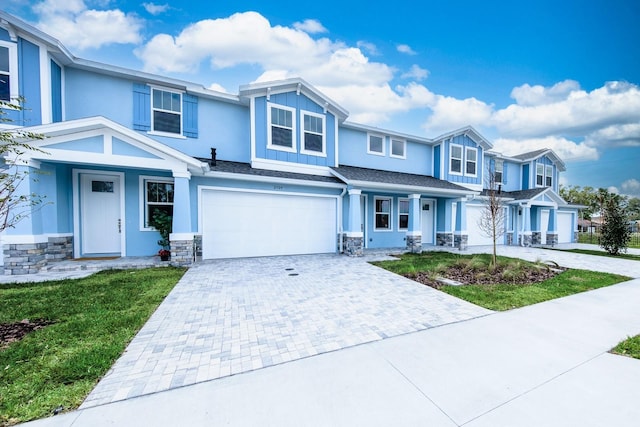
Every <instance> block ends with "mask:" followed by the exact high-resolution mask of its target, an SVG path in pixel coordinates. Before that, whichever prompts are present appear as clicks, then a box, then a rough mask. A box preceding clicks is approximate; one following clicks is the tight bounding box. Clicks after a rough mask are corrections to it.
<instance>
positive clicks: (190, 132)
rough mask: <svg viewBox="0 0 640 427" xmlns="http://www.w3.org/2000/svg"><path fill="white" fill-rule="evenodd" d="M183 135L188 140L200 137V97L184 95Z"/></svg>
mask: <svg viewBox="0 0 640 427" xmlns="http://www.w3.org/2000/svg"><path fill="white" fill-rule="evenodd" d="M182 110H183V118H182V133H183V134H184V136H186V137H188V138H197V137H198V97H196V96H193V95H189V94H186V93H185V94H184V95H182Z"/></svg>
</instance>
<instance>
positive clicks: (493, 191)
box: [478, 170, 506, 266]
mask: <svg viewBox="0 0 640 427" xmlns="http://www.w3.org/2000/svg"><path fill="white" fill-rule="evenodd" d="M500 193H501V189H500V187H499V186H498V183H497V182H496V174H495V171H493V170H489V173H488V176H487V194H486V196H485V198H484V200H483V205H484V209H483V210H482V213H481V215H480V219H478V228H480V231H481V232H482V233H483V234H484V235H486V236H487V237H491V240H492V242H493V256H492V258H491V264H492V265H494V266H495V265H497V262H498V255H497V242H498V239H499V238H500V237H502V236H504V233H505V227H504V226H505V222H506V210H505V204H504V201H503V199H502V198H501V197H500Z"/></svg>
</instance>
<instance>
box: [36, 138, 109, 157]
mask: <svg viewBox="0 0 640 427" xmlns="http://www.w3.org/2000/svg"><path fill="white" fill-rule="evenodd" d="M48 147H49V148H55V149H58V150H72V151H84V152H87V153H103V152H104V138H103V136H102V135H96V136H91V137H88V138H82V139H76V140H74V141H67V142H59V143H57V144H51V145H49V146H48Z"/></svg>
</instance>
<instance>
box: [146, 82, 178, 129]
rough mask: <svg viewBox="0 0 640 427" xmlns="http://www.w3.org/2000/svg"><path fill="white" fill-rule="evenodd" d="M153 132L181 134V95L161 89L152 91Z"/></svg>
mask: <svg viewBox="0 0 640 427" xmlns="http://www.w3.org/2000/svg"><path fill="white" fill-rule="evenodd" d="M152 97H153V100H152V104H151V105H152V110H153V111H152V113H153V114H152V120H153V127H152V130H153V131H154V132H163V133H173V134H178V135H180V134H181V133H182V94H180V93H177V92H169V91H166V90H161V89H153V90H152Z"/></svg>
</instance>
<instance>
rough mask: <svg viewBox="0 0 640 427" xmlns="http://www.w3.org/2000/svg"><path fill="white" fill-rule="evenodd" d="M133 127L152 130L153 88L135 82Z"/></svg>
mask: <svg viewBox="0 0 640 427" xmlns="http://www.w3.org/2000/svg"><path fill="white" fill-rule="evenodd" d="M133 129H135V130H141V131H150V130H151V88H150V87H149V86H147V85H143V84H139V83H134V84H133Z"/></svg>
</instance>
